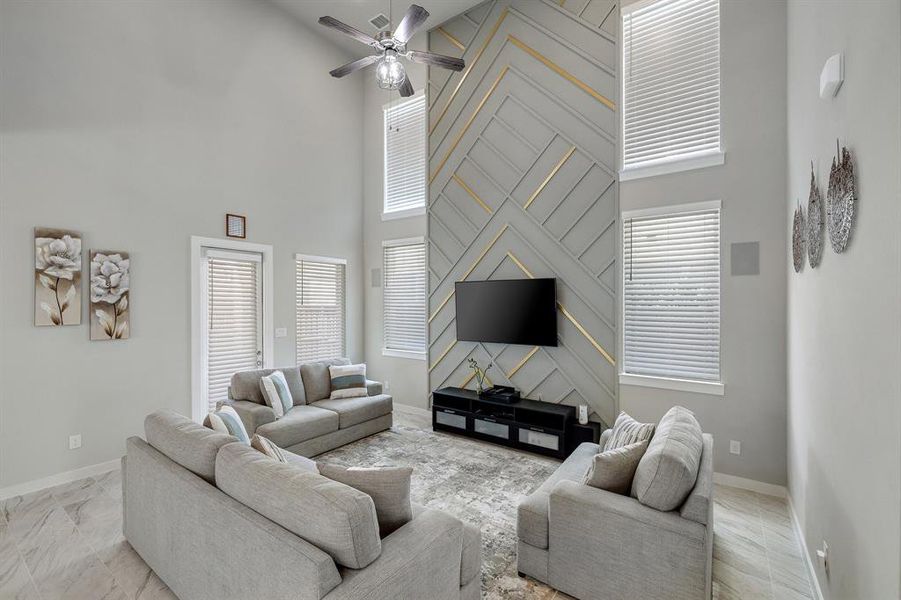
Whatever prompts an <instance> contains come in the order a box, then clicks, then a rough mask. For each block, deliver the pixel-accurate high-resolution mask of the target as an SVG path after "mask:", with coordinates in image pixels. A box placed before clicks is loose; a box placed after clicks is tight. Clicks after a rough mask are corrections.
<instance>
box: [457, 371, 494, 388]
mask: <svg viewBox="0 0 901 600" xmlns="http://www.w3.org/2000/svg"><path fill="white" fill-rule="evenodd" d="M475 376H476V374H475V371H473V372H472V373H470V374H469V376H468V377H467V378H466V379H464V380H463V383H461V384H460V387H461V388H465V387H466V386H467V385H469V382H470V381H472V380H473V379H475ZM485 383H487V384H488V387H491V386H493V385H494V384H493V383H491V380H490V379H488V376H487V375H485Z"/></svg>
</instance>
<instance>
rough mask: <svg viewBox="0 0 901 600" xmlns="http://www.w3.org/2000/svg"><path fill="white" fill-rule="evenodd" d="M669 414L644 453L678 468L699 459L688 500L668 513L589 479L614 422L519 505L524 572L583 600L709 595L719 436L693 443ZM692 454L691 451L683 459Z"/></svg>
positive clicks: (681, 599)
mask: <svg viewBox="0 0 901 600" xmlns="http://www.w3.org/2000/svg"><path fill="white" fill-rule="evenodd" d="M682 410H684V409H682ZM671 412H672V411H671ZM669 416H670V413H667V416H665V417H664V419H663V420H661V422H660V425H658V428H657V430H658V431H657V433H656V434H655V436H654V439H653V440H652V441H651V446H650V447H649V448H648V452H647V453H646V454H645V457H646V458H647V457H648V456H649V455H650V454H651V453H652V452H653V453H656V454H658V455H659V454H660V453H673V454H675V455H676V457H675V459H674V463H675V464H677V466H679V467H684V465H685V463H686V462H689V463H691V462H693V464H694V465H696V466H697V479H696V480H695V484H694V487H693V488H691V490H690V491H689V492H688V496H687V498H685V500H684V501H683V502H681V505H680V506H677V507H676V508H675V510H668V511H661V510H657V509H655V508H652V507H650V506H646V505H645V504H642V503H641V502H639V500H638V499H636V498H635V497H631V496H624V495H620V494H615V493H612V492H608V491H606V490H601V489H598V488H595V487H591V486H588V485H585V484H583V483H582V481H583V477H584V476H585V473H586V472H587V471H588V469H589V467H590V466H591V463H592V460H593V457H594V455H595V454H597V452H598V450H599V448H601V447H603V445H604V443H605V442H606V441H607V438H608V436H609V435H610V433H611V431H612V430H610V429H608V430H607V431H605V432H604V434H603V435H602V436H601V440H600V444H591V443H584V444H582V445H580V446H579V447H578V448H577V449H576V451H575V452H573V454H571V455H570V456H569V458H567V459H566V461H565V462H564V463H563V464H562V465H561V466H560V467H559V468H558V469H557V471H556V472H555V473H554V474H553V475H551V477H550V478H548V479H547V481H545V482H544V483H543V484H542V485H541V486H540V487H539V488H538V489H537V490H535V492H533V493H532V494H531V495H530V496H528V497H526V498H525V499H524V500H523V501H522V502H521V503H520V505H519V508H518V515H517V537H518V538H519V539H518V544H517V566H518V570H519V572H520V573H522V574H525V575H529V576H531V577H534V578H535V579H538V580H540V581H544V582H545V583H547V584H548V585H550V586H552V587H554V588H557V589H558V590H561V591H563V592H565V593H567V594H569V595H571V596H575V597H576V598H579V600H593V599H604V600H613V599H622V600H631V599H633V598H642V599H644V600H652V599H661V600H662V599H666V600H702V599H704V600H708V599H709V598H710V597H711V566H712V560H713V437H711V436H710V435H709V434H706V433H705V434H703V435H701V436H699V440H698V445H697V446H696V447H692V448H691V449H689V448H687V447H686V446H685V445H684V444H683V441H684V439H683V438H682V437H681V436H680V435H679V432H674V431H672V429H670V428H669V427H667V426H666V425H665V423H664V421H665V420H666V419H667V418H668V417H669ZM658 436H660V437H659V438H658ZM663 436H666V438H664V437H663ZM685 453H690V454H692V455H694V456H690V457H688V460H687V461H686V460H685V457H684V456H683V455H684V454H685ZM697 455H699V456H697ZM642 460H644V459H642ZM641 469H642V466H641V465H639V470H641ZM660 471H661V473H657V472H656V470H654V471H653V472H652V473H651V474H650V477H659V476H660V475H661V474H663V473H662V472H663V469H660ZM638 477H639V474H638V473H637V474H636V479H638ZM672 482H675V484H676V485H674V486H672V487H678V484H679V479H678V477H674V478H670V479H667V480H666V481H665V484H666V485H669V483H672ZM664 495H666V490H664Z"/></svg>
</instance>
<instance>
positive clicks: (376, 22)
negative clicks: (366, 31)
mask: <svg viewBox="0 0 901 600" xmlns="http://www.w3.org/2000/svg"><path fill="white" fill-rule="evenodd" d="M369 22H370V23H371V24H372V26H373V27H375V28H376V29H378V30H379V31H382V30H383V29H385V27H387V26H388V25H390V24H391V21H389V20H388V17H386V16H385V15H383V14H382V13H379V14H377V15H376V16H374V17H372V18H371V19H369Z"/></svg>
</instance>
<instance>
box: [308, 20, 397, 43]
mask: <svg viewBox="0 0 901 600" xmlns="http://www.w3.org/2000/svg"><path fill="white" fill-rule="evenodd" d="M319 24H320V25H323V26H325V27H328V28H330V29H334V30H336V31H340V32H341V33H343V34H344V35H346V36H349V37H352V38H353V39H355V40H357V41H358V42H363V43H364V44H366V45H367V46H372V47H373V48H378V49H379V50H381V49H382V45H381V44H379V42H378V40H376V39H375V38H374V37H372V36H371V35H367V34H365V33H363V32H362V31H360V30H359V29H356V28H354V27H351V26H350V25H348V24H347V23H342V22H341V21H339V20H338V19H336V18H335V17H319Z"/></svg>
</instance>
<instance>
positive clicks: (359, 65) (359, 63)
mask: <svg viewBox="0 0 901 600" xmlns="http://www.w3.org/2000/svg"><path fill="white" fill-rule="evenodd" d="M380 58H381V55H379V54H373V55H372V56H364V57H363V58H358V59H357V60H355V61H351V62H349V63H347V64H346V65H341V66H340V67H338V68H337V69H332V70H331V71H329V72H328V74H329V75H331V76H332V77H344V76H345V75H350V74H351V73H353V72H354V71H359V70H360V69H365V68H366V67H368V66H369V65H372V64H375V63H377V62H378V61H379V59H380Z"/></svg>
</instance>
